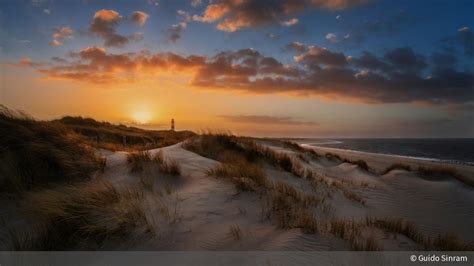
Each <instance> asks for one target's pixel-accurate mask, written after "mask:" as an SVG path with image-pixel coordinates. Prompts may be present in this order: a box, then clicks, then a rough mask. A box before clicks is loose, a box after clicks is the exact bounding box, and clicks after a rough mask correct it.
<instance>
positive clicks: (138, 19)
mask: <svg viewBox="0 0 474 266" xmlns="http://www.w3.org/2000/svg"><path fill="white" fill-rule="evenodd" d="M149 17H150V16H149V15H148V14H147V13H145V12H142V11H135V12H133V13H132V21H133V22H134V23H135V24H137V25H139V26H143V25H145V23H146V21H147V20H148V18H149Z"/></svg>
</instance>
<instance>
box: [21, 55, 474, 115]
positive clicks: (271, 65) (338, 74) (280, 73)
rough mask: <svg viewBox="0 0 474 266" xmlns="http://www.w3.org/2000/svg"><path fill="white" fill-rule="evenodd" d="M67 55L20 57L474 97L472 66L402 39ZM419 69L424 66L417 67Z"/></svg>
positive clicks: (83, 67) (93, 76)
mask: <svg viewBox="0 0 474 266" xmlns="http://www.w3.org/2000/svg"><path fill="white" fill-rule="evenodd" d="M69 57H70V58H69V59H72V60H67V61H66V60H62V61H61V62H58V60H53V62H51V63H48V64H41V63H37V62H33V61H32V60H31V59H29V60H25V61H24V62H22V63H21V64H20V65H23V66H30V67H33V68H36V69H37V70H38V71H39V72H41V73H43V74H44V75H46V76H48V77H51V78H61V79H71V80H78V81H85V82H91V83H117V82H134V81H135V79H136V78H137V77H142V75H149V76H151V77H153V75H155V73H157V72H158V73H161V72H165V71H172V72H177V73H178V74H179V73H181V74H183V75H187V77H189V84H190V85H191V86H193V87H202V88H207V89H219V90H231V91H244V92H248V93H255V94H271V93H285V94H293V95H305V96H316V97H323V98H326V99H328V98H330V99H340V100H352V101H353V100H356V101H359V102H364V103H415V102H423V103H429V104H437V105H451V106H453V105H469V104H471V105H472V102H473V101H474V87H473V86H474V73H472V72H471V71H466V70H459V69H457V67H456V65H444V66H440V65H439V64H438V65H436V64H434V65H429V64H428V63H427V62H425V61H424V60H423V58H424V57H423V56H421V55H419V54H417V53H415V52H414V51H413V50H412V49H410V48H407V47H402V48H396V49H393V50H390V51H387V52H386V53H385V54H384V55H382V56H377V55H374V54H372V53H369V52H365V53H363V54H362V55H361V56H360V57H349V56H346V55H344V54H343V53H340V52H334V51H330V50H328V49H325V48H321V47H317V46H309V47H307V48H306V51H305V52H303V53H302V54H300V55H296V56H295V63H294V64H284V63H282V62H280V61H279V60H277V59H275V58H273V57H268V56H265V55H263V54H261V53H260V52H258V51H256V50H254V49H242V50H237V51H225V52H220V53H218V54H216V55H214V56H211V57H204V56H198V55H191V56H182V55H178V54H174V53H155V54H153V53H150V52H140V53H124V54H110V53H107V51H106V50H105V49H104V48H99V47H90V48H86V49H84V50H81V51H79V52H75V53H71V54H70V56H69ZM421 69H423V71H421Z"/></svg>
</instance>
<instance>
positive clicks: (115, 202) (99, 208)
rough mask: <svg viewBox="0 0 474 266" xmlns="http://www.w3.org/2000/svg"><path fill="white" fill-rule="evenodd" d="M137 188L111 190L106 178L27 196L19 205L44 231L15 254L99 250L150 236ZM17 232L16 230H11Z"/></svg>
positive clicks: (141, 198)
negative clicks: (24, 251) (102, 247)
mask: <svg viewBox="0 0 474 266" xmlns="http://www.w3.org/2000/svg"><path fill="white" fill-rule="evenodd" d="M143 201H144V194H143V190H142V189H141V188H121V189H118V188H115V187H114V186H112V184H110V183H109V182H107V181H105V180H97V181H89V182H79V183H75V184H70V185H63V186H60V187H57V188H52V189H44V190H41V191H35V192H29V193H27V194H26V195H25V196H24V198H23V199H22V200H21V202H20V205H21V208H22V210H23V211H24V212H25V213H28V215H29V216H31V218H32V219H34V220H35V221H36V222H35V223H36V224H38V225H41V227H42V230H38V231H37V232H36V233H37V234H38V236H36V237H35V241H34V242H27V241H23V243H22V244H21V245H18V244H17V245H15V246H14V248H15V249H19V250H62V249H70V248H78V249H88V250H91V249H98V248H100V247H101V245H102V244H104V243H106V242H111V241H116V243H120V241H124V240H129V239H130V237H131V236H132V235H135V234H140V233H141V234H150V235H153V234H154V233H155V232H154V228H153V224H152V222H151V221H150V218H149V216H147V214H146V210H145V206H144V205H143ZM15 233H19V232H15ZM20 235H21V234H20Z"/></svg>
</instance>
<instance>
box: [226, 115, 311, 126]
mask: <svg viewBox="0 0 474 266" xmlns="http://www.w3.org/2000/svg"><path fill="white" fill-rule="evenodd" d="M220 117H221V118H223V119H225V120H227V121H229V122H232V123H242V124H259V125H263V124H270V125H286V126H315V125H317V123H315V122H305V121H296V120H294V119H293V118H291V117H278V116H266V115H264V116H262V115H222V116H220Z"/></svg>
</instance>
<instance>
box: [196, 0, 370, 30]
mask: <svg viewBox="0 0 474 266" xmlns="http://www.w3.org/2000/svg"><path fill="white" fill-rule="evenodd" d="M367 2H368V1H366V0H342V1H341V0H280V1H260V0H218V1H214V2H212V3H210V4H209V5H208V6H207V7H206V9H205V11H204V13H203V14H202V15H194V16H193V20H194V21H199V22H205V23H213V22H217V29H219V30H222V31H228V32H234V31H237V30H240V29H243V28H248V27H257V26H262V25H266V24H271V23H278V22H280V24H282V25H283V26H292V25H295V24H296V23H298V20H297V19H296V18H293V19H290V20H288V21H284V22H281V21H283V18H285V17H287V16H288V15H293V14H297V13H300V12H302V11H304V10H305V9H307V8H324V9H330V10H340V9H345V8H350V7H352V6H355V5H361V4H365V3H367Z"/></svg>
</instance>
